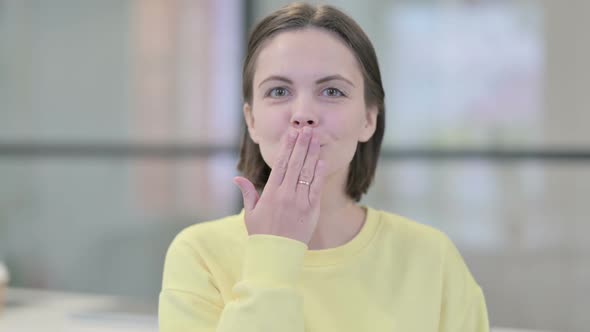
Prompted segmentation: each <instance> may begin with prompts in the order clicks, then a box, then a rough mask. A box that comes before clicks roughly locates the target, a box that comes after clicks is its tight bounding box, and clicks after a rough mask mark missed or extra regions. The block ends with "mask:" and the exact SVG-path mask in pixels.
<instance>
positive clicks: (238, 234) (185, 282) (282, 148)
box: [159, 4, 489, 332]
mask: <svg viewBox="0 0 590 332" xmlns="http://www.w3.org/2000/svg"><path fill="white" fill-rule="evenodd" d="M243 98H244V107H243V113H244V119H245V123H246V126H247V130H245V132H244V137H243V140H242V146H241V153H240V162H239V165H238V169H239V170H240V171H241V172H242V173H243V175H244V177H236V178H235V179H234V183H235V184H236V185H237V186H238V187H239V188H240V190H241V192H242V196H243V201H244V209H243V210H242V212H241V213H240V214H238V215H233V216H229V217H226V218H223V219H219V220H215V221H210V222H205V223H199V224H196V225H193V226H191V227H189V228H187V229H185V230H184V231H182V232H181V233H180V234H179V235H178V236H177V237H176V239H175V240H174V241H173V243H172V244H171V246H170V249H169V251H168V254H167V257H166V263H165V266H164V278H163V285H162V291H161V294H160V306H159V319H160V330H161V331H163V332H168V331H170V332H172V331H174V332H180V331H224V332H234V331H236V332H237V331H241V332H249V331H252V332H254V331H256V332H267V331H268V332H271V331H272V332H276V331H281V332H303V331H321V332H327V331H338V332H347V331H351V332H352V331H355V332H358V331H372V332H377V331H404V332H407V331H419V332H427V331H432V332H434V331H446V332H462V331H465V332H483V331H488V330H489V327H488V318H487V311H486V305H485V300H484V296H483V293H482V290H481V288H480V287H479V285H478V284H477V283H476V281H474V279H473V277H472V275H471V273H470V272H469V270H468V268H467V267H466V265H465V263H464V261H463V259H462V258H461V255H460V254H459V252H458V251H457V249H456V247H455V246H454V245H453V244H452V242H451V241H450V240H449V239H448V238H447V237H446V236H445V235H444V234H443V233H441V232H440V231H437V230H435V229H433V228H430V227H428V226H425V225H421V224H418V223H416V222H413V221H410V220H407V219H405V218H403V217H400V216H397V215H395V214H391V213H388V212H384V211H379V210H376V209H373V208H370V207H367V206H359V205H358V204H357V203H358V202H359V200H360V198H361V196H362V194H364V193H366V192H367V189H368V188H369V186H370V184H371V181H372V180H373V177H374V173H375V169H376V166H377V160H378V157H379V151H380V147H381V141H382V138H383V132H384V125H385V106H384V92H383V87H382V83H381V75H380V72H379V66H378V62H377V57H376V55H375V51H374V49H373V46H372V44H371V42H370V41H369V39H368V37H367V36H366V35H365V33H364V32H363V31H362V30H361V28H360V27H359V26H358V25H357V24H356V23H355V22H354V21H353V20H352V19H351V18H350V17H348V16H347V15H345V14H344V13H342V12H341V11H339V10H337V9H335V8H333V7H330V6H319V7H315V6H311V5H307V4H292V5H289V6H286V7H284V8H282V9H280V10H278V11H276V12H274V13H272V14H270V15H269V16H268V17H266V18H265V19H263V20H262V21H261V22H260V23H259V24H258V25H257V26H256V27H255V29H254V30H253V31H252V33H251V35H250V39H249V42H248V49H247V55H246V59H245V62H244V68H243Z"/></svg>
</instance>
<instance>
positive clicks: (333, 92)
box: [322, 88, 344, 97]
mask: <svg viewBox="0 0 590 332" xmlns="http://www.w3.org/2000/svg"><path fill="white" fill-rule="evenodd" d="M322 94H323V95H324V96H328V97H343V96H344V93H343V92H342V91H340V90H338V89H336V88H327V89H324V91H322Z"/></svg>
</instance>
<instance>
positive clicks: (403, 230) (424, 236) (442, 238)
mask: <svg viewBox="0 0 590 332" xmlns="http://www.w3.org/2000/svg"><path fill="white" fill-rule="evenodd" d="M374 211H375V215H376V216H377V217H378V218H379V219H380V231H379V232H380V233H381V234H380V235H383V236H389V237H394V238H395V242H397V243H398V244H400V245H404V246H410V247H420V248H425V247H427V248H431V249H433V250H440V249H441V248H443V247H446V246H448V245H449V244H450V242H451V240H450V239H449V237H448V236H447V235H446V234H445V233H444V232H443V231H441V230H439V229H437V228H435V227H433V226H429V225H426V224H422V223H420V222H417V221H415V220H412V219H410V218H407V217H404V216H401V215H398V214H395V213H392V212H387V211H382V210H377V209H374Z"/></svg>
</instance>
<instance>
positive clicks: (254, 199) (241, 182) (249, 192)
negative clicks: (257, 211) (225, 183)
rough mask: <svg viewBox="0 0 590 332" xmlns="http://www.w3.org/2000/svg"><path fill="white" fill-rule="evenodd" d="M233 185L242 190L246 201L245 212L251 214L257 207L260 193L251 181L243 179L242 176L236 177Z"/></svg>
mask: <svg viewBox="0 0 590 332" xmlns="http://www.w3.org/2000/svg"><path fill="white" fill-rule="evenodd" d="M233 183H234V184H235V185H236V186H238V188H240V191H241V192H242V198H243V199H244V210H246V212H250V211H252V210H253V209H254V207H256V203H258V199H259V196H258V192H257V191H256V188H255V187H254V185H253V184H252V182H250V180H248V179H246V178H243V177H241V176H236V177H235V178H234V179H233Z"/></svg>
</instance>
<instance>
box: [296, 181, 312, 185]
mask: <svg viewBox="0 0 590 332" xmlns="http://www.w3.org/2000/svg"><path fill="white" fill-rule="evenodd" d="M297 183H300V184H303V185H306V186H309V185H310V184H311V183H309V182H307V181H303V180H299V181H297Z"/></svg>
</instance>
